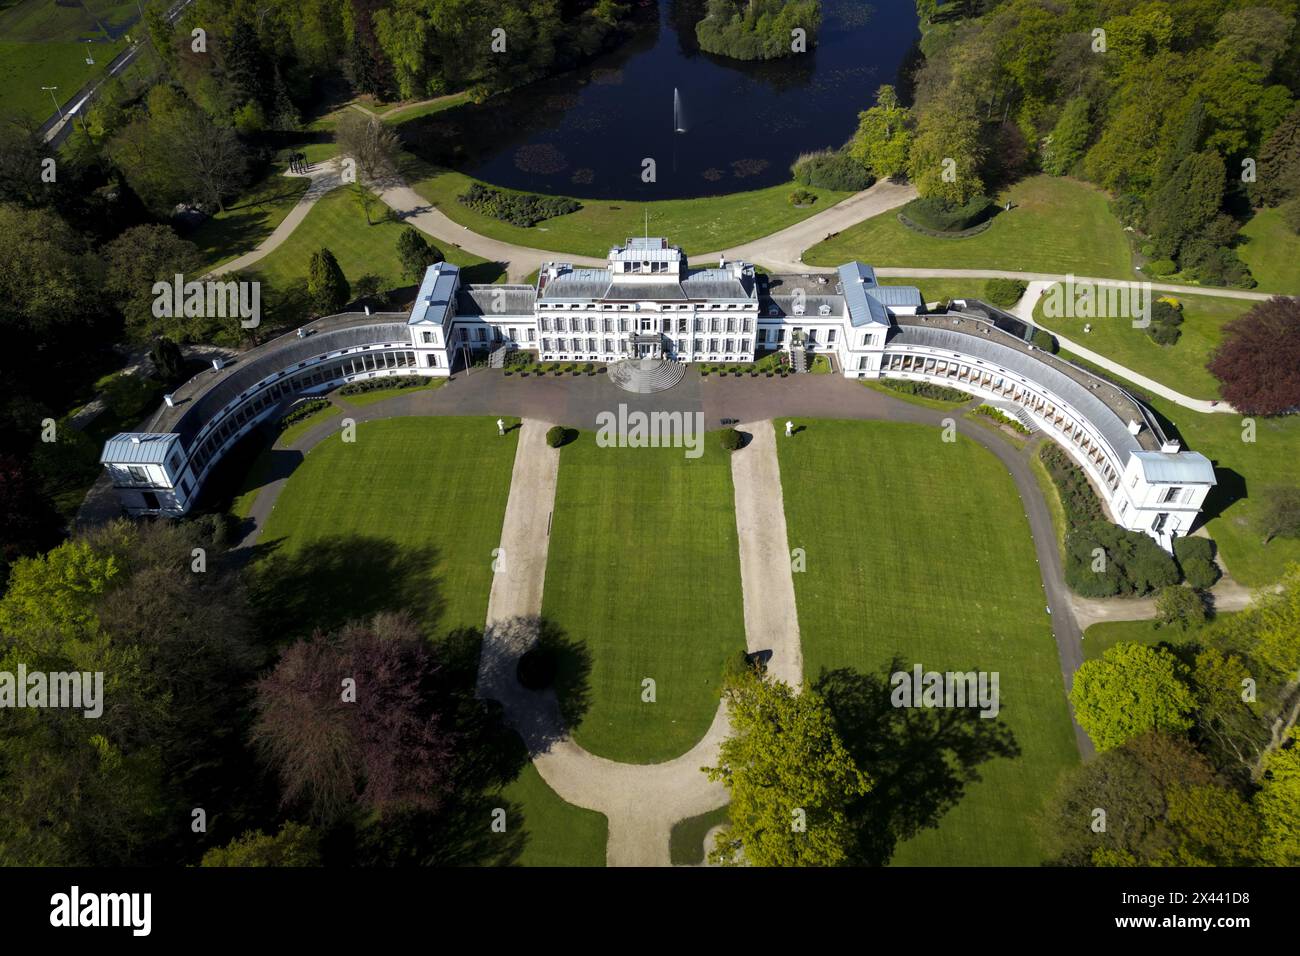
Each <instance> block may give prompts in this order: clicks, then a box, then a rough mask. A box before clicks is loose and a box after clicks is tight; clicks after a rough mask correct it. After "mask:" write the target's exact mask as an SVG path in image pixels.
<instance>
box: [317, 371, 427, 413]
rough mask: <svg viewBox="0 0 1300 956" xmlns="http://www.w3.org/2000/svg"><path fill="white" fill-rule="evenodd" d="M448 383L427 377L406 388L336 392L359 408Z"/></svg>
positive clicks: (348, 402) (342, 400) (340, 398)
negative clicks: (345, 393) (351, 392)
mask: <svg viewBox="0 0 1300 956" xmlns="http://www.w3.org/2000/svg"><path fill="white" fill-rule="evenodd" d="M446 384H447V380H446V379H445V378H429V379H425V380H424V383H423V384H421V385H407V386H406V387H405V388H402V387H399V386H394V387H393V388H377V389H375V390H374V391H371V392H358V393H357V394H355V395H339V393H338V392H335V393H334V394H335V396H337V398H338V400H339V401H341V402H345V403H347V404H348V405H354V406H356V407H357V408H365V407H366V406H367V405H374V404H375V403H376V402H382V401H384V400H386V399H389V398H395V397H396V396H398V395H414V394H416V393H418V392H431V391H434V390H436V389H439V388H442V386H444V385H446Z"/></svg>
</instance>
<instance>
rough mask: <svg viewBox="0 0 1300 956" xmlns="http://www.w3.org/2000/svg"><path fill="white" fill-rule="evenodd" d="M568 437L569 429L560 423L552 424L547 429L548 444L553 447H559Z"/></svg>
mask: <svg viewBox="0 0 1300 956" xmlns="http://www.w3.org/2000/svg"><path fill="white" fill-rule="evenodd" d="M568 438H569V432H568V429H566V428H563V427H562V426H560V425H552V426H551V427H550V428H548V429H547V430H546V444H548V445H550V446H551V447H552V448H559V447H560V446H561V445H563V444H565V442H566V441H567V440H568Z"/></svg>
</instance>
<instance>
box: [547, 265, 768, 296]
mask: <svg viewBox="0 0 1300 956" xmlns="http://www.w3.org/2000/svg"><path fill="white" fill-rule="evenodd" d="M756 293H757V284H756V283H755V281H754V277H753V275H744V276H741V277H740V278H737V277H736V275H735V273H733V272H732V271H731V270H730V269H697V270H694V271H692V272H688V273H687V274H686V276H685V277H684V278H682V279H680V280H678V279H676V278H673V277H671V276H667V275H665V276H664V277H663V279H662V280H660V281H655V282H643V281H636V280H630V281H629V280H626V279H624V278H623V277H622V276H619V277H615V276H613V275H611V274H610V271H609V270H608V269H573V270H571V271H568V272H561V273H560V274H559V275H558V276H556V277H555V278H554V279H549V280H547V281H546V283H545V285H543V287H542V294H541V299H542V301H544V302H548V303H549V302H559V303H562V302H566V301H574V302H594V301H600V300H609V301H612V302H638V301H643V300H646V301H664V302H682V301H686V300H688V299H689V300H691V301H701V300H704V299H732V300H735V301H739V302H748V301H750V300H752V299H753V298H754V296H755V295H756Z"/></svg>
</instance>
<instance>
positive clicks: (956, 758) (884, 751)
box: [813, 658, 1020, 866]
mask: <svg viewBox="0 0 1300 956" xmlns="http://www.w3.org/2000/svg"><path fill="white" fill-rule="evenodd" d="M908 670H910V668H909V666H908V665H906V664H904V663H903V661H902V659H901V658H895V659H894V660H893V661H892V662H891V663H890V665H889V667H888V668H886V669H883V670H882V671H881V672H880V673H878V674H863V673H860V672H858V671H854V670H851V669H849V668H837V669H835V670H830V671H827V670H823V671H822V672H821V674H820V675H819V676H818V678H817V680H816V682H815V683H814V684H813V690H815V691H816V692H817V693H818V694H820V695H822V697H824V698H825V700H826V702H827V704H828V705H829V706H830V709H831V712H832V713H833V714H834V716H835V722H836V726H837V728H838V730H839V733H840V737H841V739H842V740H843V741H844V745H845V746H846V747H847V748H848V750H849V752H850V753H851V754H852V756H853V759H854V760H855V762H856V763H857V765H858V766H859V767H861V768H862V769H863V770H864V771H865V772H866V773H867V774H869V775H870V777H871V779H872V784H873V785H872V788H871V792H870V793H868V794H867V795H866V796H864V797H862V798H861V799H859V800H857V801H855V803H854V805H853V806H852V807H851V809H850V818H851V820H852V821H853V825H854V826H855V827H856V830H857V847H856V853H855V854H854V856H855V859H854V860H853V862H854V863H856V864H857V865H867V866H882V865H884V864H886V863H888V862H889V860H890V859H891V858H892V857H893V855H894V851H895V849H896V847H897V846H898V844H899V843H900V842H902V841H904V840H907V839H910V838H911V837H913V836H915V835H916V834H918V833H920V832H921V831H922V830H925V829H929V828H931V827H935V826H938V824H939V821H940V820H941V819H942V817H943V815H944V814H945V813H947V812H948V811H949V810H950V809H952V807H954V806H956V805H957V803H958V802H959V801H960V800H961V798H962V797H963V795H964V794H965V792H966V787H967V786H968V785H969V784H971V783H974V782H976V781H978V780H979V779H980V774H979V770H978V767H979V765H980V764H982V763H984V762H985V761H988V760H990V759H992V758H994V757H1007V758H1014V757H1018V756H1019V755H1020V747H1019V746H1018V745H1017V743H1016V740H1015V737H1014V736H1012V734H1011V731H1010V730H1009V729H1008V728H1007V727H1006V725H1005V724H1004V723H1003V722H1002V721H1001V720H999V719H996V718H994V719H986V718H982V717H980V715H979V711H978V710H976V709H975V708H961V707H947V708H944V707H935V708H905V707H895V706H894V705H893V704H892V702H891V701H890V691H891V687H890V675H891V674H893V673H896V672H898V671H908Z"/></svg>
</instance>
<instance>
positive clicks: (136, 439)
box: [131, 435, 140, 445]
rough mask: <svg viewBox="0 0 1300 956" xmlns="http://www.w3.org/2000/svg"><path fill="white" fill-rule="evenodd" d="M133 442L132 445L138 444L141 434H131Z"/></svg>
mask: <svg viewBox="0 0 1300 956" xmlns="http://www.w3.org/2000/svg"><path fill="white" fill-rule="evenodd" d="M131 444H132V445H138V444H140V436H139V435H132V436H131Z"/></svg>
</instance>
